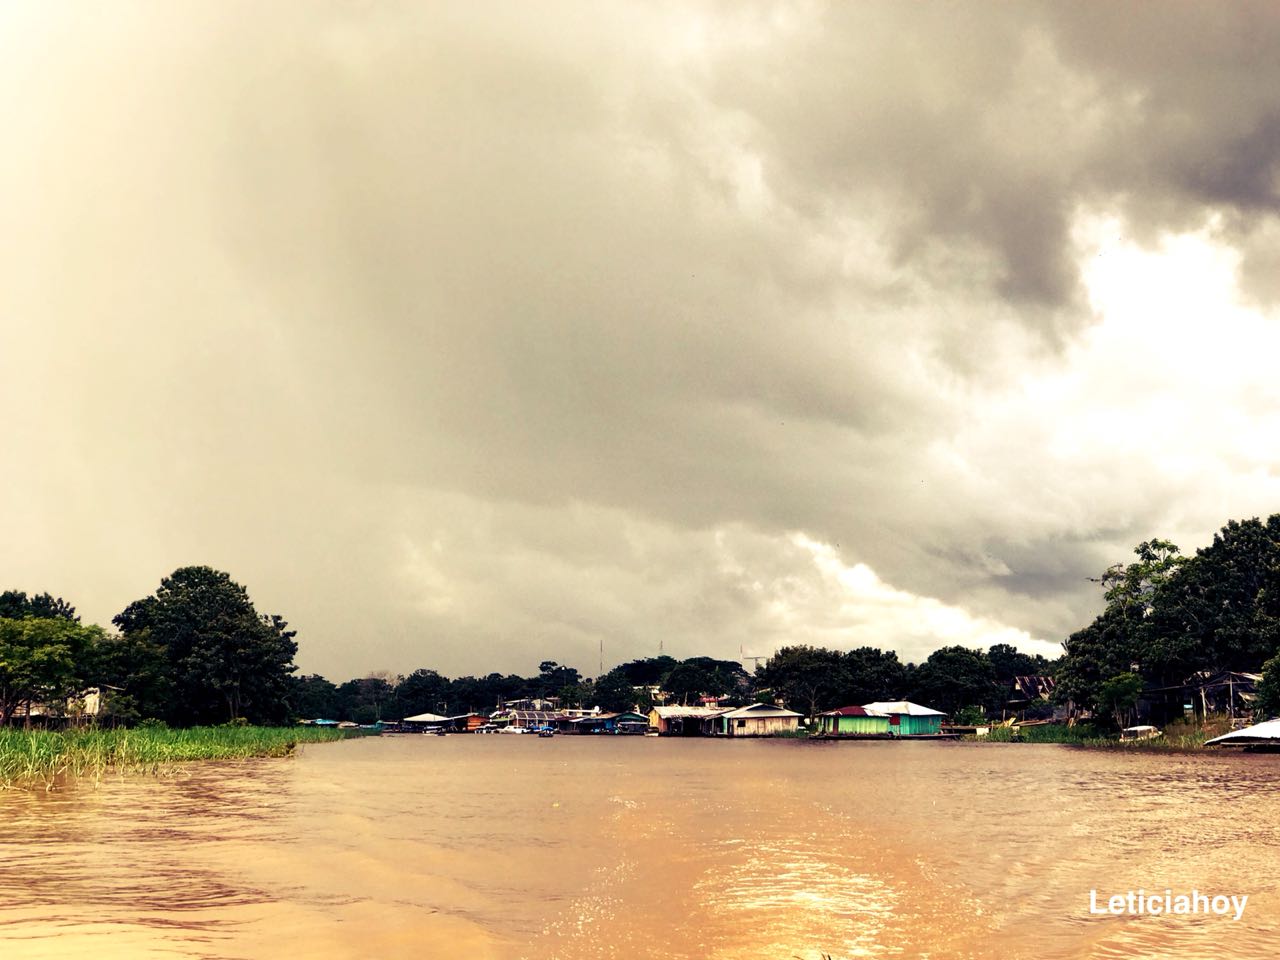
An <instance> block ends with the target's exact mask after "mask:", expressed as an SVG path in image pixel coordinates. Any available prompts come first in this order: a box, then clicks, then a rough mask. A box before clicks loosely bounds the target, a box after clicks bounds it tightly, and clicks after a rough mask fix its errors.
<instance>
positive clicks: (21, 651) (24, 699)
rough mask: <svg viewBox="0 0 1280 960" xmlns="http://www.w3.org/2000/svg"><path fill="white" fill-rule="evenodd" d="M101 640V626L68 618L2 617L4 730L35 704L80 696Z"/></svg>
mask: <svg viewBox="0 0 1280 960" xmlns="http://www.w3.org/2000/svg"><path fill="white" fill-rule="evenodd" d="M101 637H102V629H101V628H100V627H84V626H81V625H80V624H78V623H76V621H74V620H71V619H68V618H66V617H30V616H28V617H24V618H23V619H21V620H15V619H12V618H9V617H4V618H0V726H3V725H6V724H8V723H9V721H10V720H11V719H12V718H13V716H14V714H15V713H17V711H18V710H20V709H22V708H23V707H28V706H30V705H31V704H32V703H36V702H48V701H52V700H61V699H65V698H66V697H69V696H72V695H74V694H77V693H79V692H80V690H81V689H83V688H84V686H86V683H85V673H86V670H85V667H86V665H87V663H88V661H89V651H90V650H91V649H92V648H93V645H94V644H95V643H97V642H98V641H99V640H100V639H101Z"/></svg>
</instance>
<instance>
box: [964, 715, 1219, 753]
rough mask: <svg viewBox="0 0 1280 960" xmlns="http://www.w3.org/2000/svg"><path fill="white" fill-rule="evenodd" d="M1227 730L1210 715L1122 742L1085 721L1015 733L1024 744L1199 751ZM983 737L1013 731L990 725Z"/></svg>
mask: <svg viewBox="0 0 1280 960" xmlns="http://www.w3.org/2000/svg"><path fill="white" fill-rule="evenodd" d="M1230 730H1231V722H1230V721H1229V720H1225V719H1219V718H1213V719H1210V720H1209V721H1208V722H1207V723H1188V722H1186V721H1183V720H1178V721H1175V722H1174V723H1171V724H1169V725H1168V726H1166V727H1165V728H1164V730H1163V734H1164V735H1163V736H1160V737H1156V738H1155V739H1153V740H1133V741H1128V742H1121V741H1120V739H1119V735H1118V734H1117V733H1114V732H1110V731H1107V730H1104V729H1102V728H1099V727H1095V726H1092V725H1091V724H1088V723H1082V724H1077V725H1076V726H1074V727H1068V726H1066V725H1065V724H1056V723H1053V724H1045V725H1044V726H1034V727H1022V728H1020V729H1019V731H1018V734H1019V737H1020V739H1021V742H1023V743H1068V744H1075V745H1076V746H1081V747H1102V748H1107V749H1115V750H1139V751H1155V752H1157V753H1159V752H1164V753H1170V752H1184V751H1194V750H1201V749H1203V748H1204V744H1205V741H1206V740H1211V739H1213V738H1214V737H1217V736H1220V735H1222V734H1224V733H1228V732H1230ZM982 739H984V740H986V741H988V742H991V743H1007V742H1009V741H1010V740H1012V739H1013V731H1012V730H1011V729H1009V728H1008V727H992V729H991V733H990V734H989V735H988V736H986V737H984V738H982ZM1210 749H1214V748H1210Z"/></svg>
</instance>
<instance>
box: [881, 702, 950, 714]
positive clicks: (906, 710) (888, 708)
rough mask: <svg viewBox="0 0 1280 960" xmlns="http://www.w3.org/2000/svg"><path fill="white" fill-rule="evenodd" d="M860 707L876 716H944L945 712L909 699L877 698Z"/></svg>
mask: <svg viewBox="0 0 1280 960" xmlns="http://www.w3.org/2000/svg"><path fill="white" fill-rule="evenodd" d="M862 709H863V710H865V711H867V713H869V714H872V715H873V716H874V715H878V716H882V717H883V716H893V715H894V714H899V715H904V714H905V715H906V716H909V717H945V716H946V714H945V713H943V712H942V711H941V710H932V709H930V708H929V707H922V706H920V704H918V703H912V702H911V701H910V700H879V701H877V702H876V703H864V704H863V705H862Z"/></svg>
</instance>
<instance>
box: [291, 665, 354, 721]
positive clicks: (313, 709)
mask: <svg viewBox="0 0 1280 960" xmlns="http://www.w3.org/2000/svg"><path fill="white" fill-rule="evenodd" d="M289 705H290V706H291V707H292V708H293V711H292V712H293V715H294V717H295V718H298V719H303V720H334V719H337V717H338V716H339V715H340V713H341V710H342V698H341V697H340V696H339V694H338V687H337V685H335V684H333V683H331V682H329V681H328V680H326V679H325V678H324V677H322V676H320V675H319V674H310V675H308V676H305V677H291V678H290V679H289Z"/></svg>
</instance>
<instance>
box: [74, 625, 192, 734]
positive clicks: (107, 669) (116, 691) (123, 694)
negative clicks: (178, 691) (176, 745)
mask: <svg viewBox="0 0 1280 960" xmlns="http://www.w3.org/2000/svg"><path fill="white" fill-rule="evenodd" d="M169 673H170V671H169V660H168V657H167V656H166V655H165V649H164V646H163V645H162V644H159V643H156V642H155V641H154V640H152V638H151V631H150V630H149V629H141V630H135V631H133V632H132V633H129V634H120V633H116V634H108V635H105V636H104V637H103V638H102V640H101V641H99V642H98V643H97V644H96V645H95V647H94V650H93V666H92V680H93V683H95V684H97V685H98V687H99V688H100V689H101V694H102V701H101V703H102V713H103V715H104V716H105V717H107V718H109V719H111V720H113V721H124V722H133V721H135V720H144V719H147V718H154V719H163V718H164V717H166V716H168V715H169V705H170V704H171V702H172V700H173V680H172V679H171V678H170V676H169Z"/></svg>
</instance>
